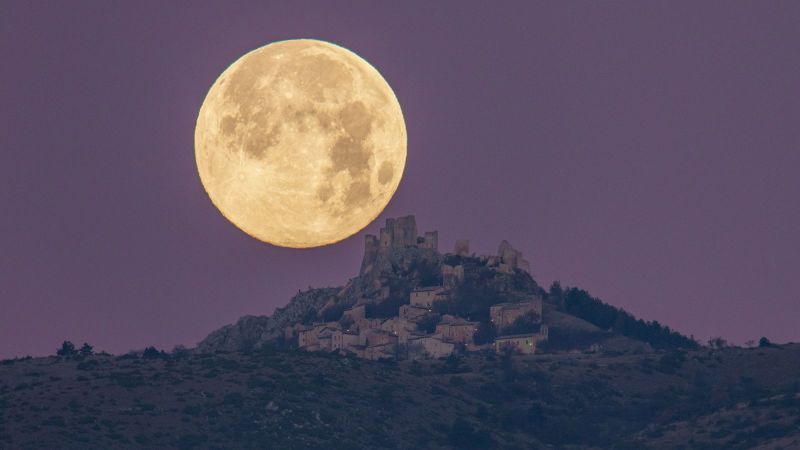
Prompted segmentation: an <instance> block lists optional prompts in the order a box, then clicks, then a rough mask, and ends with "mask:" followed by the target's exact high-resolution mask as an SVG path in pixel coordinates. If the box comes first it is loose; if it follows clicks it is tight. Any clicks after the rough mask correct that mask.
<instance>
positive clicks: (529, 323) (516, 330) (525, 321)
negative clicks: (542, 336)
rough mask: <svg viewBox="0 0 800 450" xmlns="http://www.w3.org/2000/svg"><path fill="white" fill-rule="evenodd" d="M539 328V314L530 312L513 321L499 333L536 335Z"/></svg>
mask: <svg viewBox="0 0 800 450" xmlns="http://www.w3.org/2000/svg"><path fill="white" fill-rule="evenodd" d="M540 328H541V318H540V317H539V314H536V313H535V312H533V311H531V312H529V313H527V314H524V315H522V316H520V317H517V320H515V321H514V323H512V324H511V325H509V326H507V327H505V328H503V329H502V330H501V331H502V333H503V334H504V335H506V334H524V333H538V332H539V329H540Z"/></svg>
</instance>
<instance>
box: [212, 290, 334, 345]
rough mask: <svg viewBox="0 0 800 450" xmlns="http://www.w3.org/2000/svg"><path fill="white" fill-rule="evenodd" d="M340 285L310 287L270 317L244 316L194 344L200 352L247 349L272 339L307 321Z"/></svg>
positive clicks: (315, 314) (327, 301)
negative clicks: (296, 324) (291, 326)
mask: <svg viewBox="0 0 800 450" xmlns="http://www.w3.org/2000/svg"><path fill="white" fill-rule="evenodd" d="M341 290H342V288H321V289H309V290H307V291H303V292H300V293H298V294H297V295H295V296H294V297H293V298H292V299H291V300H290V301H289V304H288V305H286V306H285V307H283V308H278V309H276V310H275V313H274V314H273V315H272V316H271V317H267V316H244V317H242V318H240V319H239V320H238V321H237V322H236V323H235V324H232V325H226V326H224V327H222V328H220V329H218V330H216V331H213V332H212V333H211V334H209V335H208V336H207V337H206V338H205V339H203V340H202V341H201V342H200V344H198V346H197V350H198V351H200V352H203V353H207V352H214V351H239V350H249V349H254V348H258V347H260V346H262V345H263V344H264V343H266V342H270V341H274V340H276V339H278V338H280V337H281V336H282V335H283V330H284V329H285V328H286V327H287V326H288V325H291V324H294V323H297V322H304V321H307V319H308V318H310V317H311V316H313V317H314V318H316V316H317V312H318V311H320V310H322V309H323V307H324V306H325V305H326V304H328V303H329V302H331V301H332V300H333V299H334V298H335V297H336V295H337V294H338V293H339V292H341Z"/></svg>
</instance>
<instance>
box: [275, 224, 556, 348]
mask: <svg viewBox="0 0 800 450" xmlns="http://www.w3.org/2000/svg"><path fill="white" fill-rule="evenodd" d="M417 233H418V231H417V224H416V220H415V218H414V216H405V217H399V218H397V219H387V220H386V225H385V226H384V227H383V228H381V229H380V234H379V235H378V236H375V235H371V234H368V235H366V237H365V245H364V259H363V261H362V263H361V272H360V276H362V277H363V276H366V275H367V274H374V273H379V272H380V270H375V268H376V264H383V266H381V267H384V266H386V261H387V260H388V257H390V256H392V257H397V255H403V254H405V253H408V254H412V255H413V254H415V252H416V253H419V252H420V251H422V254H425V255H428V256H429V257H434V258H435V259H436V260H437V261H440V260H442V259H443V260H446V261H448V262H449V263H445V262H442V263H441V264H440V265H439V267H440V273H439V275H440V279H441V284H440V285H436V286H420V285H414V286H412V288H411V291H410V293H409V294H408V297H407V300H406V302H405V303H404V304H402V305H400V306H399V307H397V310H396V312H395V313H394V316H391V317H388V318H387V317H385V316H383V318H377V317H369V314H368V306H370V305H372V304H374V302H375V301H376V300H375V299H373V300H371V301H368V300H367V299H362V300H360V301H357V302H356V303H355V304H353V305H352V306H351V307H350V308H349V309H346V310H344V311H343V312H342V313H341V318H340V319H339V320H337V321H329V322H320V323H314V324H311V325H310V326H304V325H293V326H291V327H288V328H287V329H286V338H287V339H288V340H290V341H293V340H294V339H296V341H295V342H297V346H298V347H299V348H301V349H304V350H308V351H331V352H332V351H339V352H344V353H352V354H355V355H356V356H359V357H362V358H367V359H382V358H410V359H418V358H438V357H444V356H448V355H450V354H452V353H453V352H455V351H456V350H457V349H459V348H460V349H463V350H466V351H475V350H480V349H485V348H494V349H495V350H501V349H503V348H511V349H512V350H514V351H517V352H520V353H533V352H535V351H536V347H537V344H538V343H539V342H542V341H545V340H547V338H548V329H547V325H545V324H543V323H542V298H541V297H539V296H538V295H527V297H524V298H519V299H518V300H516V301H513V302H506V303H498V304H494V305H493V306H491V308H490V310H489V311H486V313H487V314H486V315H487V316H488V317H489V318H490V320H489V322H487V323H484V324H482V323H480V322H477V321H471V320H469V319H468V318H465V317H460V316H458V315H454V314H439V313H437V312H436V311H437V309H436V308H437V303H439V302H444V301H447V300H450V299H452V298H453V295H454V292H455V291H456V289H457V288H458V286H459V285H461V283H463V282H464V279H465V275H466V273H467V272H468V271H469V270H475V267H480V268H481V269H480V270H484V271H486V270H488V271H489V272H494V273H498V274H513V273H514V272H515V271H521V272H526V273H529V271H530V264H529V263H528V261H527V260H525V259H524V258H523V257H522V253H521V252H520V251H518V250H516V249H514V248H513V247H512V246H511V245H510V244H509V243H508V241H502V242H501V243H500V246H499V248H498V251H497V254H496V255H486V256H475V255H474V254H472V255H471V254H470V253H469V241H467V240H458V241H456V244H455V248H454V252H453V253H446V254H444V255H439V253H438V246H439V234H438V232H437V231H428V232H425V233H424V235H422V236H418V235H417ZM465 261H466V262H468V263H469V267H472V269H468V267H467V266H465V264H464V262H465ZM437 264H438V263H437ZM372 281H374V282H376V283H378V284H381V281H380V280H379V279H378V278H377V277H376V278H375V279H374V280H372ZM383 290H384V291H385V292H384V295H383V296H381V297H380V298H381V299H385V294H386V292H388V288H387V287H384V288H383ZM521 325H525V326H527V328H525V327H524V326H523V327H522V328H523V330H522V332H520V331H519V330H520V329H521V328H520V326H521ZM431 327H433V328H431ZM481 327H484V328H486V327H488V328H490V329H491V330H492V331H491V333H492V335H495V334H496V335H497V337H496V339H494V342H490V341H488V342H487V340H486V339H482V340H481V341H480V343H476V339H475V336H476V333H477V332H478V331H479V329H480V328H481Z"/></svg>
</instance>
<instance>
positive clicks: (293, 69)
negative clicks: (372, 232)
mask: <svg viewBox="0 0 800 450" xmlns="http://www.w3.org/2000/svg"><path fill="white" fill-rule="evenodd" d="M195 156H196V160H197V166H198V171H199V173H200V179H201V181H202V183H203V186H204V187H205V189H206V192H207V193H208V195H209V197H210V198H211V201H212V202H213V203H214V205H216V206H217V208H218V209H219V210H220V211H221V212H222V214H223V215H224V216H225V217H226V218H228V219H229V220H230V221H231V222H232V223H233V224H235V225H236V226H237V227H239V228H240V229H242V230H243V231H245V232H246V233H248V234H250V235H251V236H253V237H255V238H257V239H260V240H262V241H265V242H269V243H272V244H275V245H279V246H285V247H316V246H320V245H326V244H330V243H334V242H337V241H339V240H342V239H345V238H347V237H348V236H351V235H352V234H354V233H356V232H358V231H359V230H361V229H362V228H364V227H365V226H366V225H368V224H369V223H370V222H371V221H372V220H374V219H375V218H376V217H377V216H378V214H380V212H381V211H382V210H383V209H384V208H385V207H386V204H387V203H388V202H389V200H390V199H391V197H392V196H393V195H394V193H395V191H396V190H397V187H398V185H399V183H400V179H401V178H402V173H403V169H404V167H405V159H406V129H405V123H404V121H403V115H402V111H401V109H400V105H399V103H398V101H397V98H396V97H395V95H394V92H393V91H392V90H391V88H390V87H389V85H388V84H387V83H386V81H385V80H384V79H383V77H381V75H380V74H379V73H378V71H377V70H376V69H375V68H374V67H372V66H371V65H370V64H369V63H367V62H366V61H364V60H363V59H361V58H360V57H359V56H358V55H356V54H354V53H352V52H350V51H349V50H346V49H344V48H342V47H339V46H336V45H334V44H330V43H327V42H322V41H316V40H308V39H303V40H291V41H282V42H277V43H273V44H270V45H267V46H265V47H261V48H259V49H256V50H254V51H252V52H250V53H248V54H246V55H244V56H242V57H241V58H240V59H239V60H237V61H236V62H234V63H233V64H232V65H231V66H230V67H228V68H227V69H226V70H225V71H224V72H223V73H222V75H220V76H219V78H218V79H217V80H216V82H215V83H214V84H213V86H212V87H211V89H210V90H209V92H208V95H207V96H206V99H205V101H204V102H203V105H202V107H201V109H200V114H199V116H198V119H197V127H196V129H195Z"/></svg>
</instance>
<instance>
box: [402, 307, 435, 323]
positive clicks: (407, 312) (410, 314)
mask: <svg viewBox="0 0 800 450" xmlns="http://www.w3.org/2000/svg"><path fill="white" fill-rule="evenodd" d="M430 313H431V309H430V308H423V307H421V306H414V305H402V306H401V307H400V312H399V317H400V318H401V319H405V320H408V321H410V322H418V321H420V320H422V319H423V318H424V317H425V316H427V315H428V314H430Z"/></svg>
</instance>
